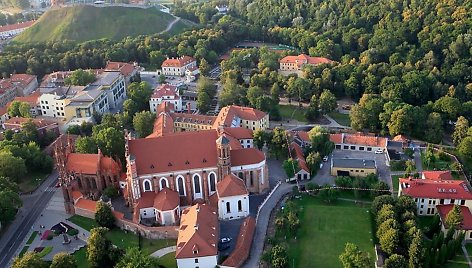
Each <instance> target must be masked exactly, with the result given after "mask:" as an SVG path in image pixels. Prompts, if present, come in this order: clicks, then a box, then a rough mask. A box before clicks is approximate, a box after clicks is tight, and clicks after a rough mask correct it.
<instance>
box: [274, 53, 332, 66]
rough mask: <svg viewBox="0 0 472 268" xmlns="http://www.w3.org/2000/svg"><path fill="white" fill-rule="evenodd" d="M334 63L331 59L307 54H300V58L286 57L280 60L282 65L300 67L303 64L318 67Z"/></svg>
mask: <svg viewBox="0 0 472 268" xmlns="http://www.w3.org/2000/svg"><path fill="white" fill-rule="evenodd" d="M331 62H333V61H332V60H330V59H327V58H323V57H310V56H308V55H305V54H300V55H298V56H286V57H284V58H282V59H281V60H280V63H295V64H297V65H298V66H302V65H303V64H310V65H317V64H322V63H331Z"/></svg>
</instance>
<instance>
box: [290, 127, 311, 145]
mask: <svg viewBox="0 0 472 268" xmlns="http://www.w3.org/2000/svg"><path fill="white" fill-rule="evenodd" d="M293 141H294V142H295V143H296V144H298V145H299V146H300V147H302V148H309V147H311V140H310V137H309V135H308V132H306V131H295V132H294V133H293Z"/></svg>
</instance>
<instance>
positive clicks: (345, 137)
mask: <svg viewBox="0 0 472 268" xmlns="http://www.w3.org/2000/svg"><path fill="white" fill-rule="evenodd" d="M329 139H330V141H332V142H334V143H336V144H356V145H364V146H377V147H386V146H387V138H384V137H375V136H367V135H359V134H355V135H351V134H347V133H339V134H330V135H329Z"/></svg>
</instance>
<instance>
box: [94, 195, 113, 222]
mask: <svg viewBox="0 0 472 268" xmlns="http://www.w3.org/2000/svg"><path fill="white" fill-rule="evenodd" d="M95 221H97V223H98V225H100V226H102V227H107V228H112V227H113V226H114V225H115V215H113V211H112V209H111V207H110V205H108V204H107V203H105V202H102V201H98V202H97V212H96V213H95Z"/></svg>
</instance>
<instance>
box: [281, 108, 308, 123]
mask: <svg viewBox="0 0 472 268" xmlns="http://www.w3.org/2000/svg"><path fill="white" fill-rule="evenodd" d="M279 107H280V115H281V116H282V118H283V119H285V120H287V119H295V120H297V121H300V122H307V121H306V118H305V111H304V108H303V107H298V106H295V105H280V106H279Z"/></svg>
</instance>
